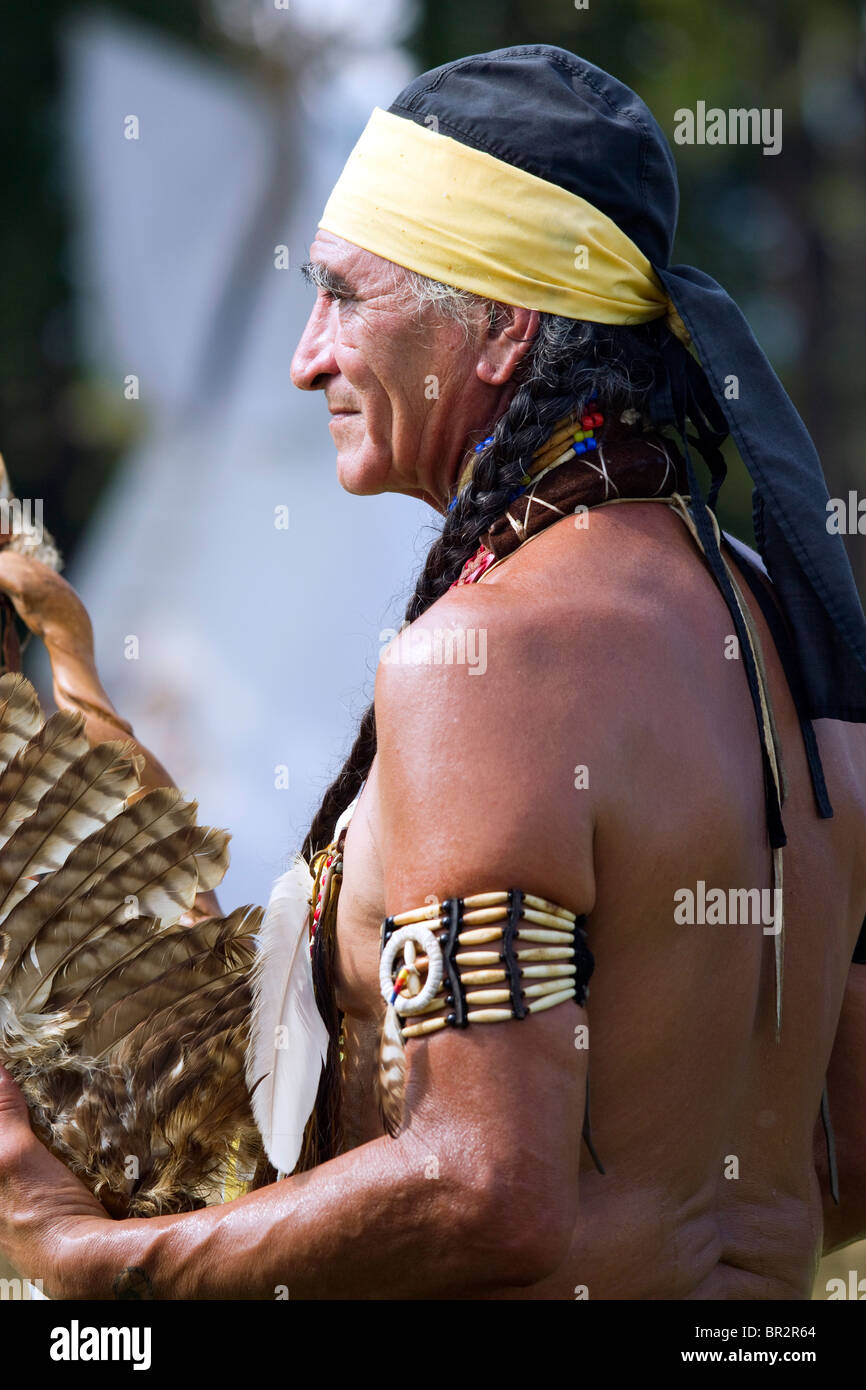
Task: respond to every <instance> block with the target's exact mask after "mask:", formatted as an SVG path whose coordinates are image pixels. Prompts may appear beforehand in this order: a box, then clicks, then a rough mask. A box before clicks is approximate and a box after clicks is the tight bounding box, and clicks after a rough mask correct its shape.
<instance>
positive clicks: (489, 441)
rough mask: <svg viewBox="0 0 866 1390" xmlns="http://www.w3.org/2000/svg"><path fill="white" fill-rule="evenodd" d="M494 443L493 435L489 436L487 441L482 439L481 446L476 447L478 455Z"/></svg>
mask: <svg viewBox="0 0 866 1390" xmlns="http://www.w3.org/2000/svg"><path fill="white" fill-rule="evenodd" d="M492 443H493V435H492V434H489V435H488V436H487V438H486V439H482V441H481V443H480V444H476V445H475V452H476V454H480V453H481V450H482V449H486V448H487V445H488V444H492Z"/></svg>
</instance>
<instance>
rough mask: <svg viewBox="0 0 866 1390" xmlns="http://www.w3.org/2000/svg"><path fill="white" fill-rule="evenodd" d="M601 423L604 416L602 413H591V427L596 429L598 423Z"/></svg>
mask: <svg viewBox="0 0 866 1390" xmlns="http://www.w3.org/2000/svg"><path fill="white" fill-rule="evenodd" d="M603 424H604V416H603V415H599V414H598V413H597V412H596V414H595V415H593V417H592V427H593V429H594V430H597V429H598V427H599V425H603Z"/></svg>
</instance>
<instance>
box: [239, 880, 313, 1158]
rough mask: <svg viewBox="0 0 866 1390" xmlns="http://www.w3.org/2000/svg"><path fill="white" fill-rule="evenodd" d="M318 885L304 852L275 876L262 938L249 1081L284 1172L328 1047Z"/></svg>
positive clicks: (269, 1145) (268, 1145) (269, 1146)
mask: <svg viewBox="0 0 866 1390" xmlns="http://www.w3.org/2000/svg"><path fill="white" fill-rule="evenodd" d="M312 887H313V877H312V874H311V873H310V869H309V866H308V864H307V863H306V860H305V859H304V858H303V857H302V856H301V855H300V854H299V855H297V856H296V857H295V862H294V864H293V865H292V867H291V868H290V869H288V870H287V872H286V873H284V874H283V875H282V877H280V878H278V879H277V880H276V882H275V883H274V886H273V889H272V891H271V896H270V900H269V902H268V906H267V911H266V912H265V916H264V920H263V922H262V926H261V931H260V932H259V934H258V936H257V938H256V942H257V945H258V951H259V955H258V960H257V962H256V967H255V975H254V980H253V1009H252V1017H251V1023H250V1043H249V1047H248V1049H247V1084H248V1086H249V1088H250V1090H251V1091H252V1105H253V1115H254V1116H255V1121H256V1124H257V1125H258V1127H259V1131H260V1133H261V1136H262V1139H263V1140H264V1145H265V1149H266V1151H267V1155H268V1158H269V1159H270V1161H271V1163H272V1164H273V1166H274V1167H275V1168H276V1169H277V1170H278V1171H279V1172H281V1173H290V1172H291V1171H292V1169H293V1168H294V1166H295V1164H296V1163H297V1161H298V1156H299V1155H300V1152H301V1142H302V1140H303V1136H304V1127H305V1125H306V1123H307V1120H308V1119H309V1118H310V1115H311V1113H312V1110H313V1106H314V1104H315V1101H316V1092H317V1090H318V1087H319V1077H320V1075H321V1071H322V1066H323V1064H324V1062H325V1058H326V1055H327V1051H328V1031H327V1029H326V1028H325V1025H324V1023H323V1022H322V1019H321V1016H320V1014H319V1011H318V1008H317V1007H316V999H315V994H314V992H313V972H312V968H311V966H310V951H309V934H308V923H309V913H310V895H311V892H312ZM253 1088H255V1089H253Z"/></svg>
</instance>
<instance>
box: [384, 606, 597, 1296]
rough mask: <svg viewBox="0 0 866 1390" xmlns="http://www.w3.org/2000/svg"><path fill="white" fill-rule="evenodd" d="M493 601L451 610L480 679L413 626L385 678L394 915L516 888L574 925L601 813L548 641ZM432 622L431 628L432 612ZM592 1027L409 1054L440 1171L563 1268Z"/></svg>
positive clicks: (579, 1015) (525, 1022)
mask: <svg viewBox="0 0 866 1390" xmlns="http://www.w3.org/2000/svg"><path fill="white" fill-rule="evenodd" d="M479 598H480V596H479ZM486 600H487V595H485V596H484V599H483V600H480V601H479V602H478V603H468V602H464V603H457V602H455V603H453V604H450V605H448V606H447V609H446V614H447V616H446V614H443V613H441V612H440V611H439V610H441V609H443V608H446V605H444V604H439V605H437V613H436V621H437V622H438V624H439V626H440V629H441V628H442V627H443V626H444V624H445V623H448V624H449V625H450V627H451V630H452V631H454V630H455V628H459V626H460V625H461V624H462V625H463V627H464V628H467V627H470V626H473V625H474V626H476V627H481V626H483V628H484V630H485V632H486V638H485V641H486V668H485V669H484V671H483V673H481V672H480V663H479V673H478V674H470V669H471V668H470V667H469V666H467V665H465V664H463V665H461V664H459V663H456V662H455V663H452V664H448V663H446V662H444V661H441V662H439V663H437V662H436V661H435V660H431V661H429V662H419V663H417V664H416V663H413V662H412V660H411V659H410V658H411V655H412V651H413V641H415V640H418V639H417V630H418V626H419V625H418V624H415V625H413V628H410V629H407V630H406V632H404V633H403V634H402V636H401V637H400V638H399V639H397V643H396V644H395V646H396V645H398V644H402V646H401V647H400V649H399V650H398V651H396V652H392V659H391V660H390V661H388V662H386V663H384V664H383V665H382V666H381V667H380V670H379V673H378V676H377V683H376V712H377V728H378V754H377V758H378V778H379V788H380V798H381V805H380V815H381V827H382V838H381V846H380V847H381V852H382V856H383V870H384V881H385V902H386V911H387V913H388V915H394V914H397V913H400V912H402V911H405V910H407V909H410V908H414V907H418V906H421V905H423V904H424V903H425V902H426V901H429V900H430V899H431V898H433V897H435V898H436V899H438V900H440V901H442V900H444V899H446V898H449V897H466V896H468V895H470V894H473V893H478V892H484V891H488V890H492V889H507V888H512V887H513V888H521V889H523V890H524V891H526V892H530V893H535V894H538V895H539V896H541V897H545V898H548V899H550V900H552V901H554V902H556V903H558V904H560V905H561V906H564V907H567V908H569V909H570V910H571V911H574V912H577V913H581V912H585V911H588V910H589V908H590V907H591V906H592V895H593V877H592V814H591V810H590V809H589V802H588V800H587V801H585V802H583V803H581V802H580V799H579V794H578V793H576V792H575V791H574V780H573V767H574V758H573V756H572V749H571V747H569V746H568V745H567V744H566V745H563V744H562V742H561V729H558V727H557V720H558V719H562V720H566V721H567V720H569V717H570V715H569V712H568V711H560V712H559V713H558V714H557V713H555V712H554V709H553V707H552V703H551V701H552V699H553V694H552V687H551V685H550V680H551V672H550V670H549V669H548V668H547V667H546V664H545V663H546V661H547V660H549V658H547V657H545V655H544V649H543V646H539V645H537V644H535V643H534V641H533V638H532V635H531V634H530V633H528V632H527V631H526V629H525V626H524V625H522V624H520V623H513V622H509V621H508V619H507V615H506V616H503V614H502V612H501V607H500V610H499V611H496V610H495V608H494V605H492V604H489V603H487V601H486ZM425 622H426V624H427V631H428V633H429V632H430V631H431V630H432V628H433V626H434V623H433V618H432V615H430V616H429V618H428V616H427V615H425V619H422V620H421V623H422V624H423V623H425ZM413 632H414V633H415V637H413ZM420 640H421V641H422V642H423V641H426V638H424V637H423V636H422V638H421V639H420ZM455 649H456V648H455ZM419 650H423V648H419V647H418V646H417V645H416V646H414V651H415V652H416V653H417V652H418V651H419ZM433 650H434V651H435V648H434V649H433ZM476 650H478V648H476ZM572 713H573V712H572ZM569 799H570V804H568V805H564V802H566V801H568V800H569ZM586 1022H587V1017H586V1013H585V1011H584V1009H582V1008H578V1007H577V1005H576V1004H575V1002H574V1001H573V1000H568V1001H566V1002H565V1003H562V1004H560V1005H557V1006H556V1007H554V1008H551V1009H550V1010H548V1011H546V1012H544V1013H538V1014H533V1015H530V1016H528V1017H526V1018H524V1019H521V1020H516V1019H510V1020H508V1021H506V1022H499V1023H494V1024H481V1023H475V1024H470V1025H469V1026H468V1027H467V1028H465V1029H457V1028H446V1029H444V1030H443V1031H441V1032H440V1033H437V1034H435V1035H432V1036H430V1037H428V1038H424V1039H410V1040H409V1041H407V1045H406V1053H407V1062H408V1078H409V1079H408V1086H407V1123H408V1124H409V1126H410V1132H412V1131H414V1132H415V1133H416V1134H417V1135H418V1137H419V1139H420V1141H421V1143H422V1145H423V1144H429V1146H430V1154H429V1157H430V1159H431V1171H434V1172H435V1171H437V1169H438V1170H439V1171H441V1169H442V1166H443V1165H446V1166H448V1165H450V1166H456V1167H457V1168H459V1170H460V1171H462V1173H463V1174H464V1175H465V1177H466V1179H467V1181H469V1182H471V1183H476V1184H478V1185H479V1186H480V1187H482V1188H484V1189H485V1190H486V1191H487V1192H488V1193H489V1194H490V1196H491V1220H493V1221H497V1220H498V1221H499V1222H508V1223H509V1224H510V1238H512V1239H513V1238H514V1236H515V1233H516V1232H521V1231H522V1232H524V1233H525V1238H526V1240H527V1241H528V1242H535V1243H536V1253H537V1254H538V1256H539V1261H540V1265H550V1267H551V1268H552V1267H553V1265H554V1264H555V1263H558V1262H559V1260H561V1259H562V1257H563V1256H564V1254H565V1250H566V1248H567V1242H568V1240H569V1239H570V1236H571V1233H572V1231H573V1226H574V1220H575V1215H576V1203H577V1173H578V1162H579V1156H580V1136H581V1126H582V1121H583V1110H584V1096H585V1082H586V1059H587V1051H586V1049H585V1048H584V1047H582V1046H581V1047H578V1046H576V1045H575V1044H576V1039H577V1038H578V1036H579V1035H578V1034H577V1033H576V1029H577V1028H578V1026H579V1025H581V1024H586ZM580 1041H581V1042H582V1041H583V1038H582V1037H581V1038H580ZM432 1160H435V1162H432ZM539 1240H540V1242H541V1246H542V1249H541V1250H538V1248H537V1242H538V1241H539ZM539 1277H541V1275H540V1273H539Z"/></svg>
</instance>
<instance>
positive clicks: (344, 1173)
mask: <svg viewBox="0 0 866 1390" xmlns="http://www.w3.org/2000/svg"><path fill="white" fill-rule="evenodd" d="M449 1149H450V1155H446V1154H443V1153H442V1152H441V1151H440V1153H439V1154H438V1155H433V1154H431V1153H430V1151H429V1150H428V1148H427V1147H426V1146H425V1145H424V1144H421V1143H419V1141H417V1140H415V1141H412V1140H410V1139H409V1138H408V1136H403V1137H401V1139H399V1140H396V1141H394V1140H390V1139H378V1140H376V1141H375V1142H373V1143H370V1144H365V1145H363V1146H362V1147H360V1148H358V1149H355V1150H353V1151H352V1152H351V1153H349V1154H344V1155H342V1156H341V1157H340V1158H337V1159H335V1160H333V1161H332V1162H330V1163H326V1164H323V1165H322V1166H321V1167H320V1168H317V1169H315V1170H314V1171H313V1172H310V1173H305V1174H302V1175H300V1176H298V1177H294V1178H288V1179H286V1180H284V1181H283V1182H280V1183H276V1184H274V1185H272V1186H270V1187H267V1188H264V1189H262V1190H260V1191H258V1192H254V1193H250V1194H248V1195H247V1196H244V1197H240V1198H237V1199H236V1200H235V1201H233V1202H229V1203H226V1204H224V1205H221V1206H215V1207H208V1208H205V1209H204V1210H203V1211H200V1212H191V1213H188V1214H184V1215H181V1216H166V1217H155V1218H152V1219H150V1220H136V1221H123V1222H117V1223H113V1224H107V1223H97V1224H96V1225H94V1224H93V1223H89V1224H88V1223H86V1222H84V1223H82V1226H81V1229H80V1233H78V1232H76V1233H75V1234H72V1235H70V1237H69V1238H68V1241H67V1249H66V1253H65V1257H64V1270H65V1271H66V1273H65V1275H64V1283H65V1284H66V1285H67V1287H66V1288H65V1289H62V1290H59V1291H58V1292H59V1296H61V1297H64V1296H65V1297H71V1298H100V1299H105V1298H111V1297H112V1296H113V1290H114V1287H115V1284H116V1281H117V1279H118V1278H119V1277H120V1276H122V1275H123V1273H124V1271H125V1270H128V1269H130V1268H135V1269H142V1270H144V1272H145V1274H146V1275H147V1278H148V1280H149V1281H150V1285H151V1287H152V1289H153V1296H154V1297H155V1298H158V1299H238V1298H240V1299H273V1298H277V1297H289V1298H423V1297H433V1298H435V1297H441V1296H444V1295H458V1294H475V1295H478V1294H480V1293H483V1292H485V1291H487V1290H492V1289H494V1288H496V1287H499V1286H501V1285H502V1284H504V1283H513V1284H521V1283H527V1282H530V1281H531V1280H532V1279H533V1278H534V1277H535V1273H536V1270H535V1268H534V1267H533V1262H532V1258H531V1257H530V1254H529V1252H528V1251H527V1252H526V1258H525V1259H524V1258H523V1252H522V1251H521V1248H520V1243H519V1241H517V1242H516V1243H515V1239H514V1232H515V1231H516V1230H517V1224H518V1223H517V1222H516V1221H514V1220H512V1222H510V1223H499V1222H497V1221H495V1220H494V1219H493V1217H492V1211H493V1204H492V1202H491V1200H490V1199H489V1198H488V1196H487V1195H486V1194H485V1193H484V1191H482V1190H481V1189H480V1188H477V1187H476V1188H471V1187H468V1186H467V1185H466V1184H465V1182H464V1181H463V1179H462V1178H461V1177H460V1173H461V1171H462V1172H464V1173H465V1172H466V1171H470V1170H471V1168H472V1164H471V1163H467V1161H466V1155H465V1153H461V1145H460V1144H459V1143H458V1142H456V1141H455V1140H453V1139H452V1140H451V1141H450V1143H449ZM431 1159H433V1160H434V1162H433V1163H431ZM436 1173H438V1176H434V1174H436ZM514 1215H515V1216H516V1215H517V1213H515V1214H514ZM81 1270H86V1271H87V1273H86V1274H80V1273H78V1271H81Z"/></svg>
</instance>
